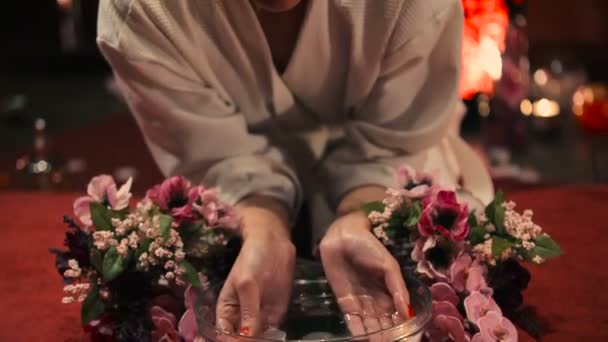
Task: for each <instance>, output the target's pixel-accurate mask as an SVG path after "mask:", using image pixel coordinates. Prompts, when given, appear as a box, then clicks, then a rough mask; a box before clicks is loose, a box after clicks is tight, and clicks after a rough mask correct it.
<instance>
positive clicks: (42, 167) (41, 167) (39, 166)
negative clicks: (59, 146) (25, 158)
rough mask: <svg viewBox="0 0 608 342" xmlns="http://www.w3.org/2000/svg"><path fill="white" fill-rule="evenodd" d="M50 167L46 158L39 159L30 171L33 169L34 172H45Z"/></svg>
mask: <svg viewBox="0 0 608 342" xmlns="http://www.w3.org/2000/svg"><path fill="white" fill-rule="evenodd" d="M50 169H51V166H50V165H49V163H48V162H47V161H46V160H40V161H38V162H37V163H35V164H34V166H33V167H32V171H34V173H45V172H48V171H50Z"/></svg>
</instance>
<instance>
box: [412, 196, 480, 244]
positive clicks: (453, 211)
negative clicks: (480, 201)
mask: <svg viewBox="0 0 608 342" xmlns="http://www.w3.org/2000/svg"><path fill="white" fill-rule="evenodd" d="M422 203H423V204H422V205H423V210H422V214H421V217H420V222H418V231H419V232H420V234H421V235H422V236H430V235H433V234H435V232H439V233H440V234H441V235H443V236H446V237H448V238H450V239H451V240H453V241H463V240H464V239H465V238H466V237H467V235H468V234H469V222H468V219H469V210H468V207H467V205H466V204H460V203H458V202H457V200H456V193H455V192H454V191H445V190H439V191H438V192H437V193H436V194H431V195H429V196H427V197H425V198H424V200H423V201H422Z"/></svg>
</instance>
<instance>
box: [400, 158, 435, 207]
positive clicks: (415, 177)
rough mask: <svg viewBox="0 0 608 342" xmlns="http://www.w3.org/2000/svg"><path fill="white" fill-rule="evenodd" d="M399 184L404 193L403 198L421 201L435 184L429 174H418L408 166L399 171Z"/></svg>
mask: <svg viewBox="0 0 608 342" xmlns="http://www.w3.org/2000/svg"><path fill="white" fill-rule="evenodd" d="M397 184H399V187H400V188H402V189H403V190H404V191H403V192H402V194H403V196H405V197H409V198H412V199H419V198H422V197H424V196H426V195H427V194H428V192H429V190H430V188H431V186H432V184H433V176H432V175H431V174H429V173H424V172H417V171H416V170H414V169H413V168H411V167H410V166H408V165H403V166H401V167H399V169H398V170H397Z"/></svg>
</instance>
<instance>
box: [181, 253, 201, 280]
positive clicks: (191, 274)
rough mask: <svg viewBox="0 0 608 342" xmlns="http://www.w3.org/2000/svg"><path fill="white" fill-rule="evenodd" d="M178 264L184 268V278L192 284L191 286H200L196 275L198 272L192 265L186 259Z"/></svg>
mask: <svg viewBox="0 0 608 342" xmlns="http://www.w3.org/2000/svg"><path fill="white" fill-rule="evenodd" d="M180 266H181V267H183V268H184V269H185V270H186V279H187V280H188V282H189V283H190V284H192V286H194V287H201V286H202V284H201V280H200V279H199V277H198V272H197V271H196V269H195V268H194V266H192V264H190V263H189V262H188V261H186V260H184V261H182V262H181V263H180Z"/></svg>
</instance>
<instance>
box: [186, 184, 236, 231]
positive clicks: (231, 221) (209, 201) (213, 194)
mask: <svg viewBox="0 0 608 342" xmlns="http://www.w3.org/2000/svg"><path fill="white" fill-rule="evenodd" d="M199 203H200V204H199ZM194 208H195V209H196V210H197V211H198V212H199V213H200V214H201V216H203V217H204V218H205V220H206V221H207V225H208V226H209V227H211V228H224V229H236V228H237V227H238V225H239V220H238V217H237V215H236V212H235V211H234V208H233V207H232V206H230V205H228V204H227V203H225V202H222V201H221V200H220V199H219V197H218V190H217V189H216V188H213V189H207V190H204V191H202V192H201V194H200V201H197V203H195V205H194Z"/></svg>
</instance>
